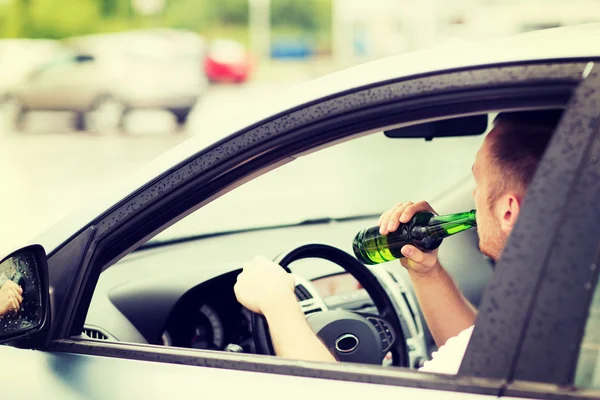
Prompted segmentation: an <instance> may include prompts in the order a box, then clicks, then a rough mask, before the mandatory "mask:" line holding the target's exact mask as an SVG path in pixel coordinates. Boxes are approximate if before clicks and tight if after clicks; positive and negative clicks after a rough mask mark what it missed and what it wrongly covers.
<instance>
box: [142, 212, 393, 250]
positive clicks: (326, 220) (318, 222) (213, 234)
mask: <svg viewBox="0 0 600 400" xmlns="http://www.w3.org/2000/svg"><path fill="white" fill-rule="evenodd" d="M380 215H381V214H364V215H353V216H349V217H339V218H338V217H336V218H332V217H323V218H312V219H305V220H303V221H301V222H296V223H292V224H280V225H267V226H261V227H257V228H245V229H235V230H229V231H221V232H211V233H202V234H199V235H192V236H185V237H178V238H173V239H164V240H150V241H148V242H146V243H145V244H143V245H141V246H140V247H138V248H137V249H135V250H134V252H136V251H141V250H147V249H152V248H155V247H162V246H169V245H173V244H178V243H185V242H191V241H194V240H201V239H208V238H213V237H218V236H226V235H234V234H237V233H247V232H257V231H266V230H269V229H282V228H293V227H295V226H305V225H324V224H331V223H337V222H348V221H355V220H359V219H368V218H378V217H379V216H380Z"/></svg>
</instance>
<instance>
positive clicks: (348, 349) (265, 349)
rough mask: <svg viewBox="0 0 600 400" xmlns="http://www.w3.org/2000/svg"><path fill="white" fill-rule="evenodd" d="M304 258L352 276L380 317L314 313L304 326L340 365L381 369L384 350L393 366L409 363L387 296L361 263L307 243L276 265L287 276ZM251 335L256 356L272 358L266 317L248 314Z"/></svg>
mask: <svg viewBox="0 0 600 400" xmlns="http://www.w3.org/2000/svg"><path fill="white" fill-rule="evenodd" d="M305 258H322V259H325V260H328V261H331V262H333V263H335V264H337V265H339V266H340V267H342V268H343V269H344V270H345V271H346V272H348V273H349V274H350V275H352V276H353V277H354V278H355V279H356V280H357V281H358V282H359V283H360V284H361V285H362V287H363V288H364V289H365V290H366V291H367V293H368V294H369V296H370V297H371V299H373V302H374V303H375V306H376V307H377V310H378V311H379V315H374V314H368V313H360V312H351V311H346V310H332V311H320V312H313V313H310V314H308V315H307V318H306V320H307V322H308V324H309V325H310V327H311V329H312V330H313V332H315V333H316V334H317V336H318V337H319V338H320V339H321V341H322V342H323V343H324V344H325V346H327V348H328V349H329V351H330V352H331V353H332V354H333V355H334V357H335V358H336V359H337V360H338V361H342V362H355V363H364V364H376V365H381V364H382V363H383V359H384V357H385V355H386V354H387V353H388V352H391V353H392V365H394V366H399V367H400V366H401V367H407V366H408V364H409V362H408V361H409V358H408V351H407V348H406V338H405V336H404V331H403V330H402V325H401V323H400V319H399V317H398V314H397V313H396V311H395V309H394V305H393V302H392V300H391V298H390V297H389V295H388V293H387V292H386V290H385V289H384V287H383V286H382V285H381V283H380V282H379V280H378V279H377V278H376V277H375V275H373V273H372V272H371V271H370V270H369V269H368V268H367V267H366V266H364V265H363V264H362V263H361V262H360V261H358V260H357V259H356V258H354V257H353V256H351V255H350V254H348V253H346V252H345V251H342V250H340V249H338V248H336V247H332V246H328V245H325V244H307V245H303V246H300V247H297V248H295V249H293V250H291V251H288V252H284V253H282V254H280V255H279V256H278V257H277V258H276V259H275V260H274V261H275V262H276V263H277V264H279V265H281V267H282V268H283V269H285V270H286V271H287V272H290V269H289V268H288V267H289V265H290V264H291V263H292V262H294V261H298V260H302V259H305ZM251 323H252V336H253V339H254V343H255V346H256V352H257V353H258V354H266V355H275V350H274V349H273V342H272V341H271V335H270V333H269V327H268V325H267V321H266V319H265V318H264V317H263V316H262V315H260V314H256V313H252V319H251Z"/></svg>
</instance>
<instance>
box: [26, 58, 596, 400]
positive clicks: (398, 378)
mask: <svg viewBox="0 0 600 400" xmlns="http://www.w3.org/2000/svg"><path fill="white" fill-rule="evenodd" d="M587 65H589V59H585V60H581V59H579V60H570V61H560V62H553V61H546V62H533V63H532V62H528V63H515V64H510V65H501V66H484V67H478V68H474V69H463V70H454V71H445V72H442V73H437V74H430V75H425V76H418V77H410V78H403V79H399V80H396V81H391V82H383V83H381V84H379V85H373V86H370V87H366V88H360V89H357V90H355V91H351V92H347V93H342V94H338V95H337V96H331V97H329V98H325V99H320V100H317V101H315V102H313V103H311V104H308V105H306V106H305V107H299V108H298V109H296V110H292V112H291V113H289V114H286V115H277V116H275V117H274V118H272V119H270V120H266V121H261V122H260V123H258V124H256V125H254V126H251V127H249V129H247V130H244V131H241V132H238V133H236V134H234V135H232V136H230V137H228V138H226V139H223V140H222V141H220V142H218V143H217V144H215V145H214V146H211V147H209V148H207V149H205V150H203V151H201V152H199V153H198V154H196V155H195V156H194V157H192V158H191V159H188V160H185V161H183V162H182V163H180V164H178V165H177V166H174V167H173V168H172V169H171V170H170V171H166V172H165V174H163V175H162V176H160V177H159V178H158V179H156V180H155V181H152V182H149V183H148V184H147V185H146V186H144V187H143V188H142V189H141V190H140V191H138V192H136V193H133V194H132V195H131V196H130V197H128V198H127V199H124V200H123V201H122V202H121V203H119V204H117V205H115V207H114V208H113V209H112V210H110V211H108V212H107V213H106V214H104V215H102V216H100V217H99V218H98V219H97V220H95V221H93V222H92V223H91V224H89V225H88V226H87V227H84V228H83V229H82V230H80V231H79V232H77V233H76V234H75V235H74V236H73V237H72V238H71V240H69V241H68V242H67V243H65V244H64V245H63V246H61V247H60V248H59V249H58V250H57V251H55V252H53V253H52V254H50V257H49V265H50V275H51V281H53V284H54V285H55V288H54V289H55V290H54V293H53V299H52V300H53V301H52V303H53V310H52V311H53V314H52V315H53V316H54V319H53V324H52V326H51V329H50V330H49V331H48V332H46V333H45V334H43V335H40V336H39V337H37V338H32V339H31V341H30V342H29V345H31V343H36V344H38V345H39V346H40V347H42V348H46V349H50V350H55V351H69V352H77V353H83V354H96V355H104V356H107V355H108V356H114V357H123V358H136V357H137V359H144V360H152V361H158V360H160V361H162V362H173V363H184V364H191V365H198V364H200V365H207V366H213V367H220V368H230V369H242V370H244V369H248V368H250V369H251V370H262V371H265V372H273V373H283V374H292V375H301V376H312V377H324V378H330V379H341V380H354V381H370V382H373V383H378V382H379V383H385V384H392V385H394V384H395V385H400V386H412V387H423V388H434V389H442V390H451V391H459V392H471V393H481V394H492V395H498V394H500V393H501V391H502V390H503V387H504V386H505V382H506V381H507V380H508V379H509V378H510V375H509V374H508V373H507V374H506V375H505V376H497V375H496V376H485V375H486V372H485V371H484V370H480V371H479V372H480V373H479V376H477V377H473V376H468V377H467V376H435V375H429V374H422V373H417V372H415V371H408V370H400V371H398V370H393V371H391V373H390V371H386V370H384V369H379V368H361V369H360V372H357V373H356V374H352V373H349V372H348V368H351V367H348V366H343V365H337V366H330V365H327V366H324V365H320V364H314V365H312V364H311V368H305V367H304V366H303V365H298V363H297V362H294V361H290V360H280V359H273V358H268V357H267V358H264V357H259V356H252V355H243V356H240V355H230V354H226V353H216V354H215V353H214V352H201V351H197V350H190V351H187V350H181V349H177V350H174V349H170V348H168V349H161V348H156V347H154V346H140V345H131V344H124V343H94V342H90V341H86V340H78V339H72V337H73V336H74V335H77V334H78V333H79V332H81V328H82V327H83V322H84V319H85V313H86V311H87V308H88V307H89V302H90V300H91V297H92V293H93V290H94V287H95V283H96V281H97V279H98V277H99V274H100V273H101V271H102V270H103V269H106V268H108V267H109V266H110V265H112V264H114V263H115V262H116V261H117V260H118V259H120V258H121V257H123V256H124V255H125V254H127V253H128V252H130V251H131V250H132V249H133V248H135V247H137V246H138V245H140V244H142V243H143V242H144V241H146V240H147V239H149V238H150V237H152V236H153V235H154V234H155V233H157V232H158V231H159V230H161V229H165V228H166V225H167V223H165V222H164V221H165V220H166V221H168V224H172V223H174V222H176V221H177V220H179V219H180V218H183V217H184V216H186V215H187V214H189V213H191V212H193V211H195V210H196V209H197V208H200V207H201V206H202V205H203V204H205V203H207V202H209V201H212V200H213V199H214V198H216V197H218V196H220V195H222V194H223V193H224V192H226V191H227V190H231V188H232V187H234V186H236V185H239V184H241V183H242V182H243V181H245V180H248V179H251V178H253V177H254V176H256V175H259V174H261V173H264V172H266V171H267V170H268V169H269V168H272V167H274V166H277V165H279V164H281V163H285V162H288V161H290V160H291V159H292V157H293V154H297V153H300V152H302V151H306V150H308V149H311V148H314V147H318V146H321V145H324V144H326V143H329V142H333V141H336V140H341V139H344V138H347V137H349V136H352V135H355V134H359V133H362V132H364V131H365V130H369V129H373V128H374V126H377V127H384V126H388V125H389V126H397V125H398V124H401V123H402V122H407V121H412V120H419V119H423V120H426V119H427V118H431V117H432V116H433V115H436V116H438V117H439V116H442V115H444V114H445V113H446V114H447V115H455V114H457V110H460V104H462V103H460V102H458V103H457V99H459V100H460V99H462V100H463V101H464V104H468V105H469V107H468V110H469V112H477V111H484V110H487V109H497V108H498V107H500V108H502V107H503V106H504V107H507V108H511V107H517V108H519V106H516V105H515V104H514V102H515V99H513V100H512V102H505V101H504V100H505V98H504V97H502V96H500V92H502V93H504V95H505V96H507V98H508V97H509V94H510V93H509V92H510V91H511V90H512V91H514V93H513V94H515V95H516V94H517V93H518V94H519V95H521V97H520V104H521V106H522V104H524V103H526V102H527V100H528V99H527V98H526V97H522V94H523V92H524V91H523V88H519V85H521V86H523V87H527V88H531V89H532V90H533V91H535V94H533V93H532V94H531V99H529V100H531V101H532V103H531V104H530V106H535V107H544V106H546V107H547V106H559V105H558V104H557V102H562V105H564V104H565V103H566V101H567V99H568V98H569V97H570V95H571V93H572V89H573V87H574V86H575V85H577V84H578V83H579V82H580V81H581V79H582V73H583V72H584V70H585V68H586V66H587ZM547 88H548V89H549V88H552V90H551V91H550V92H548V93H544V95H543V96H541V93H543V92H544V90H545V89H547ZM465 89H470V90H471V91H469V92H465ZM517 89H518V90H517ZM458 92H460V93H458ZM507 93H508V94H507ZM450 94H451V96H450ZM465 96H466V97H465ZM469 96H471V97H472V98H469ZM473 96H475V97H473ZM477 96H480V97H477ZM481 96H483V99H484V100H482V97H481ZM486 96H487V97H486ZM499 96H500V97H499ZM565 96H566V97H565ZM542 98H544V99H545V100H546V101H547V103H546V104H542V103H544V102H543V101H542V100H541V99H542ZM559 98H560V100H558V99H559ZM431 99H435V100H436V101H437V103H436V102H432V101H431ZM450 100H452V102H451V104H449V102H450ZM475 100H477V101H476V102H475ZM534 100H535V101H534ZM534 103H535V104H534ZM424 104H426V105H428V108H427V109H426V110H424V109H423V106H424ZM442 105H443V106H445V107H447V108H446V109H444V108H442ZM492 105H493V106H492ZM465 112H466V110H465ZM458 114H460V111H458ZM364 117H369V121H368V123H367V122H364V121H362V122H361V118H364ZM340 120H342V121H343V123H340ZM183 193H185V194H186V195H187V196H182V194H183ZM176 199H178V200H179V201H178V202H175V200H176ZM182 199H185V200H183V201H182ZM175 203H177V207H175ZM532 204H535V202H532ZM161 219H162V220H161ZM134 226H135V229H132V228H133V227H134ZM536 276H537V275H536ZM67 293H69V294H70V297H67V295H66V294H67ZM505 346H506V348H503V349H500V351H506V352H511V353H515V352H516V347H517V344H516V343H505ZM23 347H25V346H23ZM475 357H476V355H475ZM246 360H247V361H246Z"/></svg>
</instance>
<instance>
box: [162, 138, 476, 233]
mask: <svg viewBox="0 0 600 400" xmlns="http://www.w3.org/2000/svg"><path fill="white" fill-rule="evenodd" d="M482 141H483V135H481V136H474V137H455V138H439V139H434V140H433V141H431V142H426V141H424V140H423V139H391V138H388V137H386V136H385V135H384V134H383V133H381V132H379V133H375V134H371V135H368V136H364V137H360V138H356V139H353V140H350V141H347V142H344V143H341V144H338V145H335V146H332V147H329V148H326V149H324V150H320V151H318V152H315V153H311V154H308V155H305V156H301V157H299V158H298V159H296V160H294V161H292V162H290V163H288V164H285V165H283V166H281V167H279V168H277V169H275V170H272V171H269V172H268V173H266V174H264V175H263V176H260V177H258V178H255V179H253V180H252V181H250V182H248V183H246V184H244V185H242V186H241V187H238V188H236V189H234V190H233V191H231V192H229V193H227V194H225V195H224V196H222V197H221V198H219V199H217V200H215V201H213V202H211V203H209V204H208V205H206V206H204V207H203V208H201V209H200V210H198V211H196V212H195V213H194V214H192V215H190V216H188V217H186V218H184V219H183V220H181V221H179V222H178V223H177V224H175V225H173V226H172V227H170V228H169V229H167V230H165V231H164V232H163V233H161V234H159V235H158V236H157V237H156V238H155V240H169V239H174V238H183V237H187V236H193V235H202V234H208V233H216V232H225V231H236V230H242V229H252V228H259V227H267V226H273V225H282V224H297V223H300V222H303V221H307V220H314V219H321V218H346V217H355V216H362V215H372V214H379V213H381V212H383V211H385V210H386V209H388V208H390V207H391V206H393V205H394V204H395V203H397V202H399V201H416V200H420V199H432V198H434V197H436V196H439V195H441V194H443V193H444V191H446V190H449V189H451V188H452V186H453V185H455V184H456V183H457V182H459V181H461V180H464V179H465V178H466V177H469V176H470V169H471V165H472V163H473V160H474V157H475V153H476V152H477V149H478V148H479V146H480V144H481V142H482ZM449 148H452V149H453V151H452V153H449V152H448V151H447V149H449Z"/></svg>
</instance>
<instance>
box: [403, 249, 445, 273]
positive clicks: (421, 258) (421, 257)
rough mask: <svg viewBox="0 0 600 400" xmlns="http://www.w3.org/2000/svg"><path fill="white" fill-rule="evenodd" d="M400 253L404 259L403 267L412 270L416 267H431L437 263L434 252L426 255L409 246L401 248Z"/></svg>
mask: <svg viewBox="0 0 600 400" xmlns="http://www.w3.org/2000/svg"><path fill="white" fill-rule="evenodd" d="M400 251H401V253H402V254H403V255H404V256H405V257H406V263H407V265H405V267H406V266H408V267H411V268H414V267H415V266H416V265H423V266H425V267H433V266H434V265H435V263H436V261H437V254H435V253H434V252H431V253H426V252H423V251H421V250H419V249H417V248H416V247H415V246H412V245H410V244H408V245H406V246H404V247H402V249H401V250H400Z"/></svg>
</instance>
